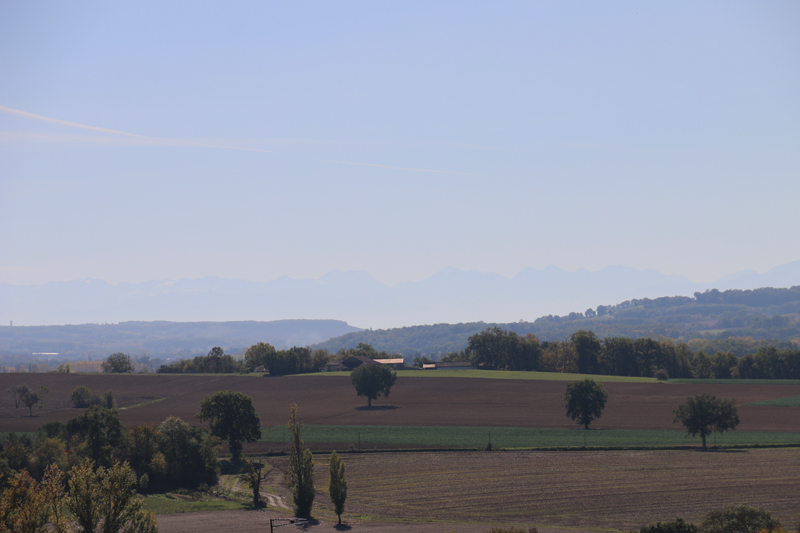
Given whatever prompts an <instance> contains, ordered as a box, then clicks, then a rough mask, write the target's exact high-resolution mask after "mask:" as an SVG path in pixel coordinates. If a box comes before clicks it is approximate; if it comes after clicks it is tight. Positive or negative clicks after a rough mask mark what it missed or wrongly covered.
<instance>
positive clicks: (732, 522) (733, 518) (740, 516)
mask: <svg viewBox="0 0 800 533" xmlns="http://www.w3.org/2000/svg"><path fill="white" fill-rule="evenodd" d="M780 527H781V524H780V522H778V521H777V520H775V519H774V518H772V514H771V513H769V512H768V511H766V510H764V509H760V508H756V507H750V506H749V505H731V506H729V507H725V508H723V509H718V510H715V511H711V512H710V513H708V515H707V516H706V519H705V521H704V522H703V524H702V525H701V526H700V531H701V533H759V532H761V531H768V532H774V531H776V530H777V529H778V528H780Z"/></svg>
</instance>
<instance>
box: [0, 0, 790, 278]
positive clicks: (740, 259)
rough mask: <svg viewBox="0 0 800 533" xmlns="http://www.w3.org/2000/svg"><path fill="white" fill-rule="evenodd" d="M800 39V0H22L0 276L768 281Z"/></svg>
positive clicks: (778, 257) (784, 215) (1, 189)
mask: <svg viewBox="0 0 800 533" xmlns="http://www.w3.org/2000/svg"><path fill="white" fill-rule="evenodd" d="M799 29H800V2H797V1H794V0H792V1H785V2H780V1H774V2H752V1H748V2H730V1H725V2H646V3H645V2H629V1H625V2H606V1H604V2H467V1H463V0H460V1H458V2H431V1H424V2H411V1H402V2H394V3H390V2H374V1H371V2H355V1H353V2H288V1H287V2H252V3H248V2H197V1H192V2H160V1H159V2H144V1H140V0H137V1H135V2H11V1H1V2H0V106H3V107H2V109H0V228H2V231H1V232H0V235H1V236H0V282H8V283H15V284H34V283H43V282H47V281H53V280H70V279H78V278H84V277H94V278H99V279H104V280H107V281H110V282H112V283H117V282H120V281H130V282H138V281H143V280H148V279H160V278H173V279H175V278H184V277H189V278H196V277H202V276H206V275H217V276H222V277H228V278H238V279H248V280H254V281H264V280H269V279H273V278H276V277H278V276H281V275H289V276H291V277H295V278H300V277H314V278H317V277H319V276H321V275H323V274H324V273H326V272H328V271H330V270H332V269H341V270H360V269H364V270H367V271H368V272H370V273H371V274H372V275H373V276H375V277H376V278H377V279H379V280H381V281H384V282H388V283H396V282H399V281H406V280H417V279H422V278H425V277H427V276H429V275H431V274H433V273H434V272H436V271H438V270H440V269H442V268H443V267H446V266H455V267H458V268H462V269H479V270H482V271H491V272H497V273H499V274H502V275H506V276H513V275H514V274H516V273H517V272H518V271H519V270H521V269H522V268H524V267H526V266H532V267H536V268H543V267H544V266H546V265H548V264H554V265H557V266H559V267H562V268H566V269H569V270H574V269H577V268H579V267H585V268H588V269H590V270H594V269H598V268H601V267H603V266H605V265H609V264H624V265H627V266H632V267H637V268H655V269H657V270H660V271H662V272H665V273H669V274H683V275H686V276H688V277H689V278H691V279H693V280H695V281H704V280H709V279H715V278H717V277H720V276H723V275H726V274H730V273H733V272H736V271H739V270H743V269H756V270H760V271H765V270H767V269H768V268H770V267H772V266H775V265H778V264H782V263H786V262H789V261H793V260H797V259H800V231H798V229H799V228H798V226H800V209H798V206H799V205H800V30H799ZM14 110H19V111H23V112H26V113H30V114H33V115H35V116H33V115H25V114H21V113H17V112H15V111H14ZM37 116H38V117H46V118H48V119H57V121H65V122H57V121H48V120H45V119H44V118H37ZM68 123H72V124H68ZM81 125H85V126H91V127H94V128H99V129H90V128H85V127H80V126H81ZM104 129H105V130H113V131H102V130H104ZM114 132H122V133H127V134H133V135H124V134H121V133H114Z"/></svg>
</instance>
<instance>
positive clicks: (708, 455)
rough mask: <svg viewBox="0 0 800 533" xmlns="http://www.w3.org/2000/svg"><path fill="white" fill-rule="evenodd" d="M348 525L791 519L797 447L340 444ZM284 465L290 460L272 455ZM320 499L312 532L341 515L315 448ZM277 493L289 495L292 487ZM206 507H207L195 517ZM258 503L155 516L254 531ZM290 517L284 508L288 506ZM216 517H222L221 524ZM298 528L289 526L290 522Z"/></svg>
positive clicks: (561, 525) (199, 526) (590, 525)
mask: <svg viewBox="0 0 800 533" xmlns="http://www.w3.org/2000/svg"><path fill="white" fill-rule="evenodd" d="M342 458H343V460H344V462H345V465H346V469H347V480H348V486H349V490H348V498H347V504H346V508H345V514H344V516H343V519H344V521H345V523H346V524H347V528H348V529H352V530H353V531H375V532H379V531H380V532H387V533H388V532H395V531H408V530H413V531H422V532H431V533H432V532H445V531H467V532H478V531H486V530H488V529H490V528H491V527H493V526H506V527H507V526H510V525H516V526H518V527H524V528H525V529H526V530H527V528H529V527H537V528H539V531H541V532H543V533H546V532H549V531H559V530H560V531H562V532H564V531H612V530H616V531H631V530H638V529H639V528H640V527H641V526H643V525H647V524H651V523H655V522H657V521H662V522H663V521H669V520H674V519H675V518H676V517H681V518H684V519H685V520H687V521H690V522H695V523H700V522H702V520H703V517H704V516H705V515H706V514H707V513H708V512H709V511H711V510H712V509H719V508H721V507H724V506H726V505H732V504H742V503H747V504H748V505H751V506H755V507H762V508H764V509H767V510H768V511H770V512H771V513H773V516H774V517H776V518H778V519H779V520H780V521H781V522H782V523H783V524H784V526H785V527H787V529H789V528H793V527H794V526H795V524H797V522H798V520H800V496H798V495H800V453H798V452H797V450H796V449H769V450H764V449H762V450H746V451H737V452H713V451H712V452H700V451H694V450H680V451H648V452H638V451H637V452H632V451H611V452H609V451H606V452H581V451H575V452H427V453H384V454H343V455H342ZM269 461H270V462H271V463H272V464H273V465H274V466H275V467H276V470H279V471H283V472H285V471H286V468H287V467H286V462H287V461H286V458H270V459H269ZM315 479H316V485H317V498H316V500H315V504H314V505H315V507H314V509H315V510H314V515H315V518H316V519H317V520H318V521H319V522H320V523H319V524H317V525H315V526H313V527H311V528H310V529H311V530H317V529H327V530H330V529H332V528H333V526H334V524H335V517H334V515H333V514H332V513H331V511H330V510H331V509H332V505H331V503H330V500H329V499H328V497H327V490H325V488H326V487H327V484H328V480H329V478H328V456H327V455H324V456H322V455H321V456H315ZM282 490H283V491H284V492H283V494H282V496H283V497H284V499H285V500H287V501H291V497H290V495H289V494H288V491H286V489H282ZM195 514H199V515H202V516H194V515H195ZM269 516H273V517H278V516H280V515H278V514H270V515H267V514H264V513H258V512H243V511H242V512H219V513H192V514H189V515H180V516H179V515H159V529H160V530H161V531H162V533H169V532H172V531H187V530H192V531H195V532H196V533H205V532H207V531H208V532H211V531H216V530H218V529H220V528H224V529H225V530H226V531H248V530H250V531H252V530H256V529H260V528H262V527H265V526H266V525H267V524H268V522H267V519H268V517H269ZM283 516H286V515H283ZM217 522H219V523H217ZM290 529H291V528H290Z"/></svg>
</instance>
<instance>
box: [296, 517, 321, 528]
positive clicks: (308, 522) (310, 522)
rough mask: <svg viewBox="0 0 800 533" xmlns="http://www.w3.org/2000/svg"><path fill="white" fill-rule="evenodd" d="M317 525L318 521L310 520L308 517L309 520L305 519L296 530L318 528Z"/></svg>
mask: <svg viewBox="0 0 800 533" xmlns="http://www.w3.org/2000/svg"><path fill="white" fill-rule="evenodd" d="M319 524H320V521H319V520H317V519H316V518H310V517H309V518H306V521H305V523H303V524H302V525H298V526H297V529H302V530H303V531H305V530H306V529H308V528H310V527H311V526H318V525H319Z"/></svg>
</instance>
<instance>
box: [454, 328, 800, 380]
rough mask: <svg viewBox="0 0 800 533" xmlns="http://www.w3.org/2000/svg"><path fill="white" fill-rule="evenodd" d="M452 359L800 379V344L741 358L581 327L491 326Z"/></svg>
mask: <svg viewBox="0 0 800 533" xmlns="http://www.w3.org/2000/svg"><path fill="white" fill-rule="evenodd" d="M443 360H446V361H457V360H464V361H471V362H472V363H473V365H475V366H477V367H479V368H485V369H490V370H491V369H508V370H539V371H544V372H579V373H582V374H604V375H613V376H640V377H656V378H659V379H669V378H670V377H672V378H704V379H708V378H714V379H731V378H734V379H736V378H738V379H800V348H795V349H790V350H778V349H776V348H774V347H769V348H761V349H759V350H758V351H757V352H755V353H752V354H747V355H745V356H743V357H737V356H736V355H735V354H734V353H732V352H722V351H718V352H716V353H714V354H713V355H707V354H706V353H705V352H703V351H702V350H701V351H698V352H697V353H692V351H691V350H690V348H689V346H688V345H687V344H686V343H680V342H678V343H675V342H672V341H669V340H665V341H660V342H659V341H657V340H654V339H649V338H640V339H631V338H627V337H606V338H605V339H599V338H598V337H597V336H596V335H595V334H594V333H593V332H592V331H585V330H581V331H577V332H575V333H574V334H572V336H570V338H569V339H566V340H563V341H544V342H539V339H538V338H537V337H536V336H535V335H532V334H530V333H529V334H527V335H524V336H523V335H518V334H517V333H515V332H513V331H507V330H503V329H501V328H498V327H495V328H489V329H486V330H484V331H483V332H481V333H478V334H476V335H473V336H472V337H470V338H469V345H468V346H467V348H466V349H465V350H463V351H461V352H453V353H451V354H449V355H447V356H445V357H444V358H443Z"/></svg>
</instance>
